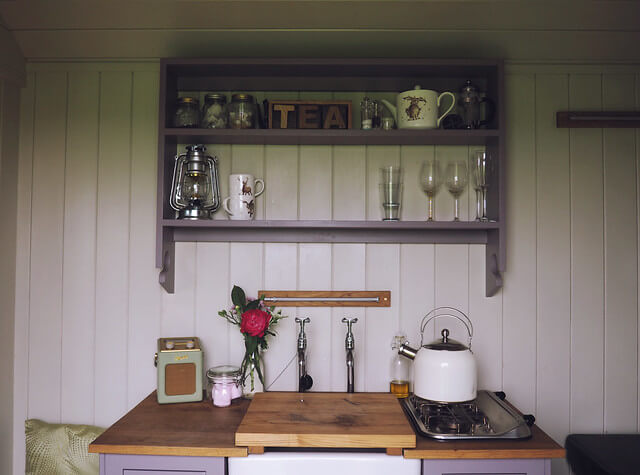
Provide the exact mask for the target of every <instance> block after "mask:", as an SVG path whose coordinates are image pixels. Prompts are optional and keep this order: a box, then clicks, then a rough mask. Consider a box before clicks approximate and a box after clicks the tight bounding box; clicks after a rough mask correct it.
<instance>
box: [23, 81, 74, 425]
mask: <svg viewBox="0 0 640 475" xmlns="http://www.w3.org/2000/svg"><path fill="white" fill-rule="evenodd" d="M66 119H67V74H66V73H64V72H51V73H42V74H39V75H38V79H37V81H36V97H35V117H34V125H33V129H34V139H33V185H32V189H31V193H32V198H31V199H32V213H33V219H32V227H31V271H30V278H31V282H30V319H29V352H30V353H33V354H40V355H46V356H45V357H44V358H42V359H40V360H39V361H33V362H30V363H32V364H30V365H29V388H30V391H29V395H28V410H29V416H30V417H48V418H50V419H53V420H54V421H58V420H60V391H61V386H60V373H61V369H62V368H61V364H62V354H61V344H60V343H61V338H62V261H63V228H62V226H63V223H64V187H65V180H64V173H65V148H66V140H65V137H66V130H65V125H66ZM41 387H46V388H48V390H47V391H39V390H37V388H41Z"/></svg>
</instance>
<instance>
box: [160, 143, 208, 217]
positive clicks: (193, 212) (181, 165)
mask: <svg viewBox="0 0 640 475" xmlns="http://www.w3.org/2000/svg"><path fill="white" fill-rule="evenodd" d="M186 149H187V153H183V154H181V155H177V156H176V161H175V165H174V168H173V182H172V184H171V197H170V199H169V204H170V205H171V207H172V208H173V209H175V210H176V211H177V212H178V219H211V213H213V212H214V211H215V210H217V209H218V207H219V206H220V191H219V190H220V186H219V182H218V159H217V158H215V157H211V156H210V155H207V153H206V151H207V149H206V147H205V146H204V145H189V146H188V147H187V148H186Z"/></svg>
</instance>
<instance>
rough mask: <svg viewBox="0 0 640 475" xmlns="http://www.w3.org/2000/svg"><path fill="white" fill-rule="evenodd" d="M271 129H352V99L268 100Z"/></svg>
mask: <svg viewBox="0 0 640 475" xmlns="http://www.w3.org/2000/svg"><path fill="white" fill-rule="evenodd" d="M268 107H269V128H270V129H350V128H351V101H293V100H292V101H268Z"/></svg>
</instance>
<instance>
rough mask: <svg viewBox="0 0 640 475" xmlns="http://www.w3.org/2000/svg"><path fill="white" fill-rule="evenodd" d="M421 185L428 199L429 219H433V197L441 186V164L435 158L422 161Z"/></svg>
mask: <svg viewBox="0 0 640 475" xmlns="http://www.w3.org/2000/svg"><path fill="white" fill-rule="evenodd" d="M420 187H421V188H422V191H424V192H425V194H426V195H427V199H428V208H427V221H433V212H434V209H433V197H434V196H435V195H436V193H437V192H438V188H439V187H440V164H439V163H438V160H436V159H435V158H429V159H427V160H425V161H424V162H422V167H421V168H420Z"/></svg>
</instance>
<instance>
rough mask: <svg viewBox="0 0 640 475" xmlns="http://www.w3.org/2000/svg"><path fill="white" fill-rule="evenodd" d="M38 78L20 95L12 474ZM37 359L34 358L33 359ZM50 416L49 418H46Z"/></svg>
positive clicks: (20, 396)
mask: <svg viewBox="0 0 640 475" xmlns="http://www.w3.org/2000/svg"><path fill="white" fill-rule="evenodd" d="M35 86H36V75H35V73H33V72H28V73H27V78H26V84H25V86H24V87H23V88H22V90H21V91H20V124H19V130H20V136H19V144H18V154H19V157H18V161H19V164H18V206H17V208H18V209H17V216H18V222H17V223H16V224H17V226H16V300H15V327H14V334H15V341H14V354H15V357H14V362H13V473H18V474H19V473H21V472H22V471H23V470H24V458H25V455H24V454H25V450H26V449H25V440H24V420H25V419H26V418H27V417H29V416H28V414H29V406H28V400H29V358H30V344H29V321H30V318H31V315H30V306H31V302H30V293H31V286H30V272H31V221H32V219H31V218H32V216H31V202H32V196H31V188H32V173H33V138H34V130H33V126H34V113H35ZM34 359H35V357H34ZM47 416H48V414H47Z"/></svg>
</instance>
